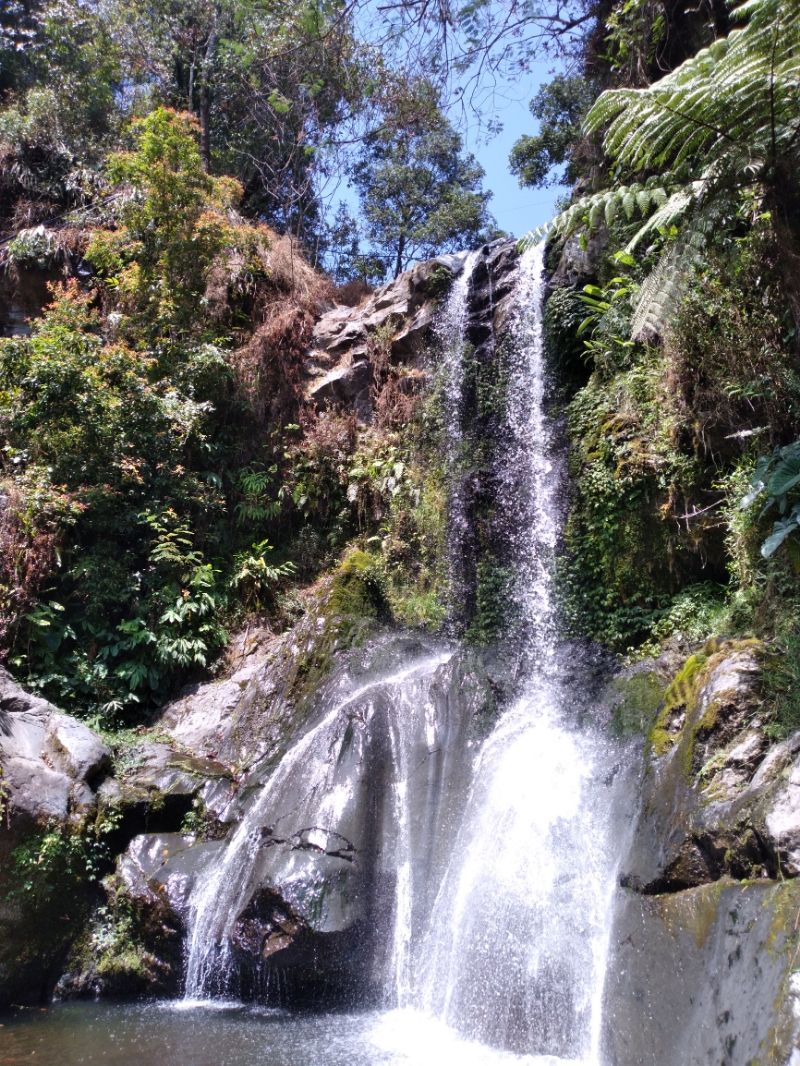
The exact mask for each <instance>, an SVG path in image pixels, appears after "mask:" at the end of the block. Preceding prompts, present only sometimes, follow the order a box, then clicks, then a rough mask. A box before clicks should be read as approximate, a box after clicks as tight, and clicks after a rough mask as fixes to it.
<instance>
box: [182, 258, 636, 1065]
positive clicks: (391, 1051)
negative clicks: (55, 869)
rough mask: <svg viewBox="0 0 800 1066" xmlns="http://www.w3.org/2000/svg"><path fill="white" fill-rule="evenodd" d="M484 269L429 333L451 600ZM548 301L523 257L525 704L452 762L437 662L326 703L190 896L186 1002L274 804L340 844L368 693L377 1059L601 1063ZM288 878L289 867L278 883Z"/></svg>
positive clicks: (216, 971) (613, 791)
mask: <svg viewBox="0 0 800 1066" xmlns="http://www.w3.org/2000/svg"><path fill="white" fill-rule="evenodd" d="M479 255H480V253H473V254H472V255H471V256H469V257H468V258H467V260H466V262H465V266H464V268H463V270H462V272H461V274H460V276H459V277H458V278H457V279H456V282H455V283H454V286H453V289H452V291H451V293H450V296H449V299H448V300H447V302H446V304H445V306H444V308H443V310H442V312H441V313H440V318H439V322H438V326H437V333H438V335H439V337H440V340H441V344H442V350H443V364H444V373H445V376H446V380H445V386H444V405H445V417H446V427H447V440H448V444H447V450H448V451H447V460H448V463H449V465H450V469H451V484H452V485H453V486H454V492H453V499H452V500H451V504H450V513H449V522H450V536H451V568H452V578H453V583H454V586H455V590H454V591H455V596H456V598H457V597H458V595H459V583H460V582H461V581H462V580H463V575H462V574H461V573H460V571H459V568H458V564H457V562H455V560H457V559H458V558H459V551H458V545H459V541H460V538H462V537H465V536H468V535H469V531H468V530H466V528H465V523H466V518H465V511H464V507H463V501H462V500H461V498H460V495H459V492H458V485H459V481H460V477H459V472H458V467H459V464H460V463H461V461H462V458H463V457H462V450H463V447H464V436H463V434H462V430H461V416H462V402H461V401H462V389H463V384H464V365H463V360H464V355H465V339H466V331H467V324H468V320H469V301H470V286H471V281H472V273H473V270H474V267H475V265H476V263H477V262H478V259H479ZM543 297H544V264H543V252H542V249H541V248H538V249H533V250H530V251H527V252H526V253H525V254H524V255H523V256H522V257H521V261H520V264H519V268H518V277H517V281H516V287H515V292H514V311H513V313H512V317H511V320H510V326H509V329H508V334H507V337H508V342H509V343H510V349H509V350H507V351H506V352H505V354H504V358H505V359H506V361H507V372H508V373H507V380H508V409H507V428H508V432H507V434H506V437H505V438H504V446H503V447H504V450H503V452H502V453H501V457H500V460H499V462H500V466H501V468H500V469H499V470H498V472H497V473H498V477H497V482H498V484H499V486H500V489H499V492H500V498H499V501H498V504H499V507H500V508H501V509H502V510H503V511H504V513H505V514H506V516H507V518H508V526H509V542H510V555H511V557H512V560H513V569H514V574H515V579H514V584H513V589H512V592H511V595H512V599H513V603H514V607H515V609H516V614H517V617H518V622H519V624H518V626H517V633H518V636H517V637H516V638H515V640H518V641H519V642H520V644H519V652H520V661H521V662H522V663H523V664H524V682H523V684H522V685H521V691H520V695H519V698H518V699H516V701H515V702H514V703H513V705H512V706H510V707H509V708H508V709H507V710H506V711H505V712H504V713H503V714H502V716H501V717H500V719H499V720H498V721H497V723H496V725H495V727H494V728H493V730H492V731H491V733H490V734H489V735H488V737H487V738H486V739H485V741H484V742H483V743H482V745H481V746H480V747H479V749H478V750H477V751H475V752H469V751H468V750H467V749H466V746H465V733H464V728H466V727H464V725H463V723H462V726H461V727H460V728H461V729H462V732H461V733H460V734H458V738H459V739H458V743H457V744H453V743H452V739H453V736H455V734H451V735H450V736H451V744H450V748H448V745H447V743H445V742H444V740H443V737H444V733H445V731H446V729H445V725H444V724H443V719H442V717H441V716H442V714H443V713H445V715H446V712H443V711H442V706H445V707H446V706H448V700H447V699H445V700H444V704H442V702H441V700H440V702H439V703H438V704H436V705H435V701H434V700H433V699H432V695H431V693H432V685H433V684H434V679H435V677H436V676H437V674H436V672H437V670H438V669H439V668H440V667H442V666H443V664H445V663H446V662H447V661H448V660H449V658H450V656H451V654H452V653H451V652H446V653H445V652H442V653H441V654H436V655H433V656H429V657H424V658H422V659H417V660H415V661H413V662H411V663H409V664H407V666H405V667H403V668H402V669H400V670H398V671H396V672H394V673H390V674H388V675H387V676H382V677H379V678H377V679H375V680H373V681H371V682H370V683H369V684H366V685H364V686H363V687H360V688H356V689H354V690H351V691H348V692H344V693H341V698H338V699H334V700H332V701H331V705H330V709H329V710H327V711H326V712H325V713H323V714H322V716H321V718H320V720H319V721H318V723H317V724H316V725H315V726H314V728H312V729H310V730H309V731H308V732H307V733H306V734H305V735H304V736H303V737H302V738H301V739H300V740H299V741H298V742H297V743H296V744H295V745H294V746H293V747H292V748H291V749H290V750H289V752H288V753H287V754H286V755H285V756H284V758H283V760H282V761H281V762H280V763H279V765H278V766H277V768H276V769H275V770H274V771H273V773H272V775H271V776H270V777H269V778H268V780H267V781H266V783H265V784H264V786H263V787H262V790H261V792H260V794H259V795H258V797H257V798H256V800H255V801H254V802H252V803H251V805H250V807H249V808H248V809H247V811H246V813H245V816H244V818H243V820H242V822H241V824H240V825H239V826H238V828H237V829H236V831H235V832H234V833H233V835H232V837H231V838H230V840H229V842H228V843H227V845H226V846H225V848H224V850H223V851H222V854H221V857H218V858H217V859H216V861H215V863H214V865H213V867H211V868H210V869H209V870H208V871H207V872H206V875H205V876H204V877H202V878H200V880H199V881H198V883H197V885H196V887H195V889H194V891H193V894H192V896H191V899H190V907H189V910H190V920H189V927H190V935H189V940H188V963H187V973H186V995H187V997H188V998H187V1002H188V1001H192V1000H194V999H197V998H198V997H201V998H202V997H205V996H208V995H209V994H212V993H214V992H216V993H217V994H219V993H220V992H224V991H225V988H226V984H225V981H224V980H222V981H221V980H220V974H221V973H222V974H223V975H224V973H225V971H226V968H227V969H230V967H231V966H232V965H233V962H232V957H231V954H230V943H231V937H232V934H233V931H234V925H235V922H236V920H237V918H238V916H239V914H240V912H241V911H242V908H243V907H244V906H245V904H246V902H247V900H248V899H249V897H250V895H251V894H252V889H253V884H254V877H255V874H254V872H253V871H254V868H255V866H256V860H257V856H258V854H259V849H260V848H262V847H263V827H264V825H265V824H267V821H268V820H269V819H272V818H274V819H277V822H276V824H278V823H279V822H280V818H281V813H280V811H281V802H283V801H282V797H283V796H284V795H291V796H294V797H297V796H302V797H303V799H302V804H300V805H298V804H297V803H295V808H297V807H298V806H302V812H303V815H304V819H305V820H301V821H300V822H299V823H298V824H305V825H313V826H316V827H319V828H318V829H316V830H315V832H319V833H322V834H324V833H337V832H340V831H342V832H343V831H344V830H343V827H344V826H346V824H347V823H346V819H347V817H348V811H350V810H351V807H352V804H353V803H354V792H355V786H354V785H353V781H354V780H355V777H354V776H353V775H352V773H351V771H350V770H348V763H347V758H348V757H349V756H348V755H347V747H346V741H345V739H344V737H345V734H344V733H343V731H342V728H341V723H342V721H343V720H344V717H346V716H347V714H348V713H353V714H355V713H356V712H355V708H359V710H358V714H359V715H360V716H361V720H362V724H363V722H366V720H367V719H369V718H370V716H375V715H376V714H378V713H379V712H378V710H377V709H376V708H378V706H379V699H378V697H379V695H380V694H382V695H381V698H382V699H383V700H384V703H383V704H381V706H382V707H383V711H382V712H381V713H385V714H386V715H387V718H386V743H387V747H388V753H387V762H388V764H389V767H390V771H391V773H390V784H389V786H388V794H387V799H386V801H385V803H382V805H381V809H382V811H383V814H382V815H381V818H382V821H381V822H380V825H379V827H378V830H377V832H378V835H379V836H380V847H379V849H378V852H379V865H380V869H379V871H378V874H379V876H378V878H377V880H378V881H380V883H381V884H383V885H387V886H389V892H388V895H384V896H380V897H378V898H379V905H380V907H381V908H382V910H383V912H384V913H383V919H384V923H383V924H382V925H381V929H382V930H384V932H382V933H381V937H382V940H383V950H382V953H381V951H380V950H379V951H378V954H379V955H380V956H381V957H380V958H379V959H378V961H377V964H376V965H377V969H378V971H379V974H380V985H381V987H382V988H383V998H384V1003H385V1006H386V1008H388V1009H389V1012H388V1013H384V1014H382V1015H380V1017H379V1020H378V1022H377V1023H376V1024H375V1025H374V1027H373V1029H372V1030H371V1033H372V1035H371V1037H370V1039H372V1040H373V1042H374V1044H375V1047H376V1051H377V1052H378V1053H379V1054H380V1055H381V1056H383V1057H381V1058H380V1059H379V1061H381V1062H384V1061H385V1062H391V1063H395V1062H396V1063H405V1062H408V1063H409V1064H410V1066H423V1064H425V1063H428V1062H431V1063H433V1062H437V1063H438V1062H445V1061H448V1062H449V1061H458V1062H462V1063H464V1064H467V1063H475V1064H478V1063H480V1064H483V1063H497V1064H500V1063H504V1062H506V1061H514V1062H517V1063H520V1062H524V1063H538V1064H542V1066H544V1064H552V1063H560V1062H571V1063H584V1064H587V1066H600V1061H601V1059H600V1051H599V1045H600V1030H601V1005H602V989H603V977H604V972H605V960H606V955H607V950H608V938H609V929H610V925H611V908H612V902H613V893H614V885H615V876H616V869H615V859H614V855H615V853H616V852H618V850H619V849H618V848H615V847H614V840H613V837H614V833H615V828H616V826H615V819H616V818H617V817H618V814H619V800H620V790H619V788H618V785H617V783H615V782H616V780H617V777H618V775H617V774H616V771H615V765H614V752H613V749H612V747H611V746H610V744H609V742H608V741H607V740H606V739H605V738H604V737H603V736H602V735H601V733H600V732H599V730H597V729H594V728H592V727H591V726H584V725H582V724H581V723H579V722H577V721H575V720H574V719H573V717H571V716H572V714H573V712H572V708H573V707H574V706H575V705H576V703H577V702H579V701H576V699H575V698H574V693H573V692H572V690H571V685H574V683H575V682H574V680H570V677H569V676H568V675H567V674H566V672H565V671H564V668H563V660H564V645H563V641H562V640H561V638H560V635H559V625H558V616H557V610H556V606H555V594H554V583H553V568H554V564H555V559H556V553H557V546H558V539H559V535H560V530H561V526H562V509H563V505H562V499H563V478H564V473H563V466H564V463H563V447H562V446H561V444H560V441H559V434H558V432H557V427H556V426H555V425H554V424H553V423H552V421H551V419H550V417H549V416H548V412H547V392H548V376H547V369H546V366H545V358H544V343H543V324H542V318H543ZM514 646H515V647H516V646H517V645H516V644H515V645H514ZM387 708H388V709H387ZM437 708H438V709H437ZM454 748H457V749H458V752H459V753H460V755H459V757H460V758H461V763H462V764H463V765H466V766H467V768H469V761H470V760H471V785H470V787H469V788H468V789H467V790H463V791H462V794H461V795H460V798H459V799H458V801H457V802H455V801H454V800H453V799H452V795H455V794H456V793H457V792H458V788H457V787H456V786H455V785H454V781H455V779H456V776H457V775H456V770H455V769H453V767H454V766H455V763H454V762H452V760H453V758H454V756H453V755H452V754H448V751H451V749H454ZM448 759H450V760H451V762H448ZM465 760H467V761H466V762H465ZM456 761H457V760H456ZM348 774H350V776H348ZM368 784H369V783H368ZM369 787H370V788H375V789H378V790H379V789H380V788H381V787H383V786H382V785H379V784H375V783H373V784H369ZM448 790H449V793H450V794H452V795H450V798H448ZM375 802H377V800H376V801H375ZM448 804H449V806H448ZM454 810H457V813H458V818H457V820H454V818H453V811H454ZM445 811H447V812H448V813H447V814H445ZM295 813H296V811H295ZM270 824H272V823H270ZM434 856H435V857H434ZM291 861H292V862H294V861H295V859H294V858H293V859H292V860H291ZM296 861H297V862H298V863H301V862H307V861H308V860H307V858H302V859H300V858H298V859H297V860H296ZM306 870H307V867H306ZM298 871H299V867H298ZM300 872H301V871H299V872H298V876H300ZM292 876H293V868H292V867H289V868H288V873H287V874H286V877H288V879H289V881H291V877H292ZM284 883H285V882H284V881H282V884H284Z"/></svg>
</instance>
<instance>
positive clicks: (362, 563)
mask: <svg viewBox="0 0 800 1066" xmlns="http://www.w3.org/2000/svg"><path fill="white" fill-rule="evenodd" d="M381 606H382V597H381V592H380V584H379V582H378V580H377V576H376V560H375V557H374V556H373V555H369V554H368V553H367V552H365V551H361V550H360V549H359V548H354V549H352V550H351V551H350V552H348V553H347V555H345V557H344V559H343V560H342V562H341V563H340V565H339V567H338V569H337V570H336V571H335V572H334V575H333V581H332V582H331V591H330V595H329V596H328V602H327V605H326V607H325V615H326V618H327V619H329V620H332V621H333V622H335V623H336V624H337V625H338V626H339V628H340V630H341V629H343V628H347V627H348V626H349V625H350V623H351V621H354V622H360V621H363V620H365V619H366V620H369V621H374V620H375V619H377V617H378V611H379V608H380V607H381Z"/></svg>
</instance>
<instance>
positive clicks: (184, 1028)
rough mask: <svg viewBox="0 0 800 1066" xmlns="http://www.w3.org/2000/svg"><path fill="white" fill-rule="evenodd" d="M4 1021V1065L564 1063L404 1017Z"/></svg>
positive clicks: (150, 1011)
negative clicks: (482, 1042)
mask: <svg viewBox="0 0 800 1066" xmlns="http://www.w3.org/2000/svg"><path fill="white" fill-rule="evenodd" d="M3 1020H4V1022H5V1025H4V1026H3V1027H1V1028H0V1063H3V1064H4V1066H12V1064H13V1066H20V1064H22V1063H29V1062H33V1063H38V1064H39V1066H101V1064H102V1066H178V1064H179V1066H557V1064H560V1063H563V1062H564V1061H565V1060H563V1059H560V1058H553V1057H551V1056H548V1055H544V1056H539V1055H522V1056H520V1055H515V1054H513V1053H511V1052H506V1051H502V1050H498V1049H494V1048H489V1047H486V1046H485V1045H482V1044H480V1043H477V1042H473V1041H468V1040H465V1039H463V1038H461V1037H459V1036H458V1035H457V1034H456V1033H454V1032H453V1030H452V1029H449V1028H448V1027H447V1026H445V1025H443V1024H442V1023H441V1022H437V1021H435V1020H434V1019H432V1018H430V1017H427V1016H426V1015H424V1014H421V1013H419V1012H416V1011H412V1010H394V1011H387V1012H369V1011H365V1012H359V1013H331V1014H327V1013H325V1014H315V1013H304V1014H291V1013H289V1012H288V1011H283V1010H280V1009H278V1008H270V1007H259V1006H253V1005H252V1004H247V1005H246V1004H239V1003H235V1002H232V1001H230V1002H228V1001H224V1000H220V1001H218V1002H217V1003H216V1004H211V1003H204V1004H202V1005H191V1006H188V1007H187V1005H186V1004H184V1003H181V1002H178V1003H175V1002H156V1003H146V1004H107V1003H80V1002H77V1003H76V1002H73V1003H62V1004H56V1005H54V1006H53V1007H51V1008H49V1009H48V1010H40V1009H33V1010H27V1011H24V1012H20V1013H18V1014H14V1015H11V1016H10V1017H6V1018H4V1019H3ZM569 1061H570V1064H571V1066H580V1064H579V1063H576V1062H575V1061H574V1060H569Z"/></svg>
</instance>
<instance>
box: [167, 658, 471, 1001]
mask: <svg viewBox="0 0 800 1066" xmlns="http://www.w3.org/2000/svg"><path fill="white" fill-rule="evenodd" d="M451 654H452V653H451V652H442V653H441V654H436V655H432V656H427V657H424V658H422V659H418V660H415V661H412V662H411V663H408V664H406V665H405V666H404V667H403V668H402V669H400V670H398V671H396V672H394V673H392V674H387V675H385V676H380V677H378V678H376V679H374V680H372V681H370V682H369V683H368V684H365V685H362V686H360V687H357V688H355V689H351V690H349V691H346V692H345V693H343V694H342V695H341V698H340V699H338V700H335V701H334V702H333V706H332V707H331V708H330V709H329V710H328V711H327V713H325V714H324V716H323V717H322V719H321V720H320V721H319V722H318V723H317V725H315V726H314V727H313V728H312V729H310V730H309V731H308V732H307V733H306V734H305V735H304V736H302V737H301V739H300V740H298V741H297V743H295V744H294V745H293V746H292V747H291V748H290V749H289V751H288V752H287V753H286V755H285V756H284V757H283V759H282V760H281V761H280V763H279V764H278V766H277V767H276V769H275V770H274V771H273V773H272V774H271V776H269V778H268V779H267V781H266V783H265V784H264V786H263V787H262V789H261V791H260V792H259V794H258V796H257V798H256V799H255V801H254V802H252V803H251V804H250V806H249V807H248V809H247V810H246V812H245V814H244V817H243V818H242V821H241V822H240V823H239V825H238V827H237V828H236V830H235V832H234V833H233V835H232V836H231V838H230V840H229V841H228V843H227V845H226V847H225V849H224V851H223V852H222V855H221V856H219V857H216V858H215V861H214V863H213V865H212V866H211V867H210V868H209V869H208V870H207V871H206V876H204V877H201V878H200V879H199V880H198V881H197V884H196V886H195V888H194V891H193V892H192V895H191V897H190V899H189V923H188V924H189V937H188V942H187V961H186V982H185V998H186V1001H187V1002H191V1001H197V1000H203V999H206V998H208V997H209V996H210V995H214V994H219V993H220V992H221V991H224V990H226V988H227V985H228V983H229V977H230V973H229V971H230V970H231V968H232V966H233V965H234V962H233V958H232V955H231V935H232V932H233V929H234V925H235V923H236V921H237V919H238V917H239V915H240V913H241V912H242V909H243V907H244V906H245V904H246V902H247V900H248V898H249V896H250V894H251V891H252V888H253V871H254V867H255V860H256V856H257V854H258V852H259V849H261V848H263V847H264V836H263V833H262V827H263V826H264V825H265V824H267V823H274V824H275V825H279V822H280V804H281V801H282V800H284V797H285V796H287V795H288V796H289V797H290V799H291V797H296V796H298V795H299V796H302V797H303V804H304V806H305V813H307V814H308V815H309V817H307V818H306V819H301V820H300V822H299V824H306V825H309V826H314V827H315V829H314V830H313V831H312V832H316V833H317V834H318V835H320V836H323V835H325V834H327V833H335V831H336V829H337V827H338V826H339V824H340V823H341V821H342V819H343V817H344V815H345V813H346V808H347V807H348V805H349V804H351V803H352V802H353V800H354V796H353V787H352V781H351V780H350V779H349V778H348V774H347V767H346V764H345V763H344V760H343V759H342V758H341V755H342V751H343V749H344V746H345V744H346V743H347V733H346V730H344V729H342V728H341V726H342V722H343V719H344V718H345V716H346V715H347V713H348V709H349V708H355V707H358V706H359V705H361V704H364V703H366V704H367V705H368V704H369V699H370V697H371V696H373V695H374V694H375V693H376V692H378V691H383V692H386V691H387V690H389V691H391V690H395V698H394V700H393V702H392V704H391V706H392V709H393V710H396V711H397V713H398V714H399V715H400V716H401V717H400V720H399V721H397V722H395V723H393V724H392V725H391V726H390V729H391V732H392V735H394V734H395V733H396V732H398V731H402V730H403V729H406V730H407V729H409V728H410V727H412V725H413V714H407V715H406V716H405V718H403V712H404V711H409V710H411V711H415V710H419V711H420V712H421V713H423V714H424V713H425V711H426V709H427V704H426V701H425V690H426V686H427V684H429V683H430V680H431V678H432V677H433V675H434V674H435V672H436V670H437V668H438V667H439V666H441V665H443V664H444V663H446V662H447V661H448V659H449V658H450V656H451ZM409 701H413V702H412V706H411V707H409ZM425 728H427V723H426V725H425ZM333 749H336V750H333ZM398 759H399V756H398ZM401 766H402V763H401V762H399V761H398V768H399V767H401ZM404 788H405V784H404V776H403V774H402V770H401V771H400V772H399V773H398V772H397V771H395V789H396V792H397V796H398V810H397V819H398V822H399V824H400V832H399V834H398V835H399V839H400V841H401V842H402V843H403V847H404V848H405V849H406V850H407V849H408V847H409V846H410V840H409V832H410V830H409V828H408V817H407V816H406V815H405V813H404V811H403V810H402V802H400V801H401V798H402V795H403V792H404ZM291 802H293V803H294V806H295V811H296V810H297V808H298V807H299V804H298V803H297V801H296V799H291ZM312 843H314V844H316V843H317V841H316V839H314V840H312ZM319 844H320V845H322V846H324V840H322V841H320V842H319ZM403 847H401V854H398V855H397V856H396V861H398V862H399V863H400V866H401V868H403V869H408V866H409V864H410V856H409V855H408V854H406V851H405V850H403ZM303 857H304V853H298V866H301V865H302V861H301V860H302V859H303ZM289 876H291V871H289ZM401 881H402V878H398V885H400V883H401ZM401 895H402V891H398V893H397V899H398V903H397V906H398V908H402V907H404V903H403V902H402V901H401V900H400V897H401ZM407 925H408V914H407V912H406V911H405V910H404V911H403V914H402V918H400V917H398V919H396V920H395V922H394V928H395V938H394V942H393V944H392V947H391V957H392V959H393V960H394V962H393V964H392V969H393V971H398V972H403V971H404V970H405V969H406V967H405V966H404V964H402V963H401V961H400V960H401V959H402V957H403V951H404V948H403V944H404V942H405V940H406V938H407V934H406V929H407ZM398 980H399V978H398Z"/></svg>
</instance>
